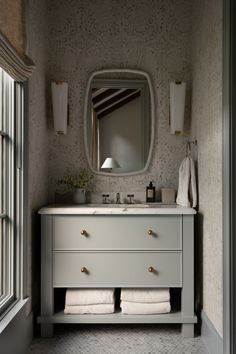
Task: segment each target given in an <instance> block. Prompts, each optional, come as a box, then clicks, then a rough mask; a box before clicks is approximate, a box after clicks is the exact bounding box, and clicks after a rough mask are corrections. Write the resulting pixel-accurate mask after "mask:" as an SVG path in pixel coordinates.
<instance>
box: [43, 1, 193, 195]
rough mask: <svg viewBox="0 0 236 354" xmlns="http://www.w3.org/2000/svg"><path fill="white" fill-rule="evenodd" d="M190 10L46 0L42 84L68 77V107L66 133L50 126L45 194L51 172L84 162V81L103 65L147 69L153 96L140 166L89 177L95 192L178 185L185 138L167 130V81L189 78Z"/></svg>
mask: <svg viewBox="0 0 236 354" xmlns="http://www.w3.org/2000/svg"><path fill="white" fill-rule="evenodd" d="M190 10H191V4H190V3H189V1H187V0H181V1H177V2H176V1H172V0H165V1H164V0H161V1H156V0H154V1H153V0H150V1H144V0H132V1H124V0H119V1H117V0H105V1H98V0H91V1H85V0H79V1H77V0H69V1H54V0H52V1H50V3H49V37H48V38H49V65H48V85H49V83H50V80H65V81H68V84H69V108H70V117H69V118H70V126H69V129H68V134H67V135H66V136H56V135H55V134H54V132H53V130H52V125H51V128H50V134H49V146H50V147H49V151H50V152H49V171H50V172H49V174H50V190H51V195H50V198H51V199H52V200H53V197H54V190H55V180H56V179H58V177H60V176H61V175H62V174H64V173H65V171H66V170H67V169H71V170H76V169H78V168H79V167H86V166H87V161H86V156H85V151H84V137H83V133H84V132H83V129H84V123H83V112H84V100H85V88H86V84H87V81H88V79H89V76H90V74H91V73H92V72H93V71H96V70H100V69H108V68H130V69H140V70H143V71H145V72H147V73H148V74H149V75H150V77H151V80H152V84H153V87H154V96H155V142H154V150H153V157H152V160H151V165H150V167H149V169H148V171H147V172H146V173H144V174H140V175H137V176H133V177H117V178H114V177H104V176H102V177H96V184H95V187H94V189H95V191H96V192H101V193H102V192H103V191H125V192H130V191H132V192H136V191H144V190H145V187H146V185H147V184H148V183H149V181H150V180H154V182H155V184H156V186H157V187H158V188H160V187H174V188H177V183H178V181H177V179H178V167H179V165H180V163H181V160H182V159H183V157H184V155H185V151H186V149H185V145H186V144H185V141H186V138H185V137H181V136H172V135H170V133H169V131H170V129H169V83H170V81H172V80H177V79H178V80H179V79H181V80H185V81H187V83H188V85H189V82H190V58H191V53H190ZM188 115H189V110H188V112H187V114H186V116H187V118H188ZM49 116H50V117H51V114H50V112H49Z"/></svg>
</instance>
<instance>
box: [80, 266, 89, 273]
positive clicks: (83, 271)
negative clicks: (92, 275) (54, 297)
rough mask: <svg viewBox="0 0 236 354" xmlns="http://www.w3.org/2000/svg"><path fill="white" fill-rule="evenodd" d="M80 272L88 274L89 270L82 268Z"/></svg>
mask: <svg viewBox="0 0 236 354" xmlns="http://www.w3.org/2000/svg"><path fill="white" fill-rule="evenodd" d="M80 271H81V273H88V269H87V268H86V267H82V268H81V269H80Z"/></svg>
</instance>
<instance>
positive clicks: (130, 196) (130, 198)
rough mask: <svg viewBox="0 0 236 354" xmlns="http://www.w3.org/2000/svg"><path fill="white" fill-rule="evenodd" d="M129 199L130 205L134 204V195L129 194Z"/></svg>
mask: <svg viewBox="0 0 236 354" xmlns="http://www.w3.org/2000/svg"><path fill="white" fill-rule="evenodd" d="M127 197H128V198H129V204H132V203H133V202H132V198H134V194H127Z"/></svg>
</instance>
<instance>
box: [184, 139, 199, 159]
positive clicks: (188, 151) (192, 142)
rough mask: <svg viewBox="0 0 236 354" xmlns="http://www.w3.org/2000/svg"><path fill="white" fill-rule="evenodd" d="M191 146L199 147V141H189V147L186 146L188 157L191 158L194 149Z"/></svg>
mask: <svg viewBox="0 0 236 354" xmlns="http://www.w3.org/2000/svg"><path fill="white" fill-rule="evenodd" d="M191 144H194V145H195V146H197V140H192V141H191V140H188V141H187V145H186V155H187V156H190V154H191V151H192V149H191Z"/></svg>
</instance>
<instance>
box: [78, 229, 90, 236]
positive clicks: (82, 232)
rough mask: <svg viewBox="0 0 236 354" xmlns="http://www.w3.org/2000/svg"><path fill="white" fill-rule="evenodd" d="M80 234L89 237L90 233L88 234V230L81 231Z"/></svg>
mask: <svg viewBox="0 0 236 354" xmlns="http://www.w3.org/2000/svg"><path fill="white" fill-rule="evenodd" d="M80 234H81V235H82V236H87V235H88V233H87V231H86V230H81V231H80Z"/></svg>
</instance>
